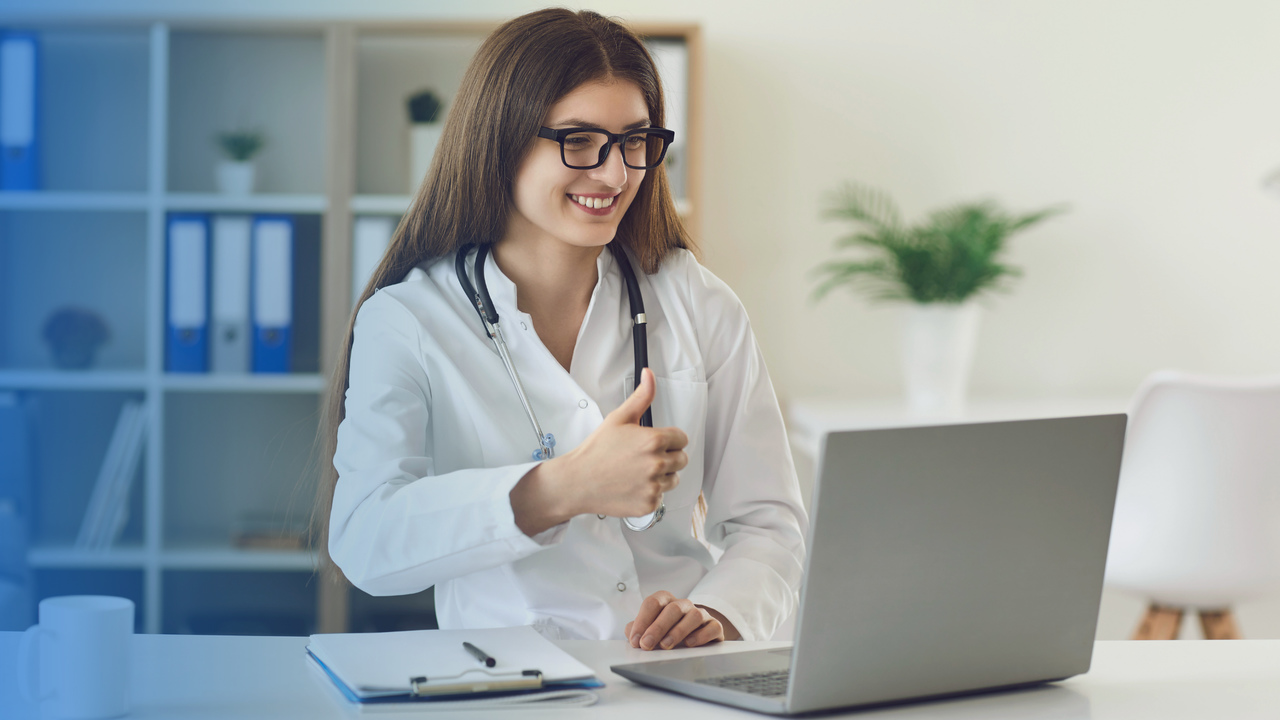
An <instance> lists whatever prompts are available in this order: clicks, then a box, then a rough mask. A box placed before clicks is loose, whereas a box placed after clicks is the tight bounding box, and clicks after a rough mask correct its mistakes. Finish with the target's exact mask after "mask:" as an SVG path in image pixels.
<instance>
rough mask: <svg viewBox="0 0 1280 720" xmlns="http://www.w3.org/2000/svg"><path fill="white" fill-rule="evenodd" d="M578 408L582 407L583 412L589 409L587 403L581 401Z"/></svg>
mask: <svg viewBox="0 0 1280 720" xmlns="http://www.w3.org/2000/svg"><path fill="white" fill-rule="evenodd" d="M578 407H580V408H582V409H583V410H585V409H586V408H587V401H586V400H579V401H578Z"/></svg>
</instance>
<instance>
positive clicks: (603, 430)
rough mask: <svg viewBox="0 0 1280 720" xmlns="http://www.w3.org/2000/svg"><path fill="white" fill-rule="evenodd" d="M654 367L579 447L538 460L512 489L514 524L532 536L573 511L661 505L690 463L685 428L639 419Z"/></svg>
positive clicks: (619, 513) (631, 512)
mask: <svg viewBox="0 0 1280 720" xmlns="http://www.w3.org/2000/svg"><path fill="white" fill-rule="evenodd" d="M654 392H655V382H654V379H653V372H652V371H651V370H649V369H648V368H645V369H644V370H643V371H641V375H640V386H639V387H637V388H636V390H635V392H633V393H632V394H631V397H629V398H627V399H626V400H625V401H624V402H623V403H622V404H621V405H619V406H618V408H617V409H616V410H614V411H613V412H611V413H609V414H608V416H606V417H605V419H604V422H602V423H601V424H600V427H598V428H596V429H595V431H594V432H592V433H591V434H590V435H589V436H587V439H586V440H583V441H582V444H580V445H579V446H578V447H576V448H574V449H573V450H572V451H570V452H568V453H565V454H564V455H562V456H560V457H557V458H553V459H551V460H548V461H546V462H544V463H541V464H539V465H538V466H537V467H536V468H534V470H532V471H530V473H529V474H528V475H526V476H525V477H524V478H522V479H521V480H520V482H519V483H517V484H516V486H515V488H513V489H512V491H511V506H512V510H513V511H514V512H515V515H516V525H517V526H519V527H520V529H521V530H523V531H524V532H525V534H527V535H529V536H530V537H532V536H533V535H536V534H537V533H539V532H542V531H543V530H546V529H547V528H550V527H552V526H554V525H558V524H559V523H561V522H564V521H566V520H568V519H570V518H572V517H574V516H575V515H582V514H586V513H594V514H598V515H606V516H611V517H635V516H639V515H645V514H647V513H651V512H653V511H654V510H657V509H658V506H659V504H661V502H662V494H663V493H665V492H668V491H670V490H671V489H672V488H674V487H675V486H676V485H677V484H678V483H679V482H680V476H679V475H678V474H677V473H678V472H679V471H680V470H682V469H684V467H685V466H686V465H688V464H689V456H688V454H686V453H685V452H684V447H685V446H686V445H688V444H689V437H688V436H687V435H685V434H684V431H683V430H681V429H680V428H675V427H667V428H648V427H642V426H641V425H640V417H641V416H642V415H644V411H645V409H647V408H648V407H649V405H650V404H651V403H652V402H653V395H654Z"/></svg>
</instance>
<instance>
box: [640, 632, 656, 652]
mask: <svg viewBox="0 0 1280 720" xmlns="http://www.w3.org/2000/svg"><path fill="white" fill-rule="evenodd" d="M657 644H658V639H657V638H655V637H654V636H652V635H645V636H644V638H643V639H641V640H640V647H642V648H644V649H645V650H650V649H652V648H653V646H654V645H657Z"/></svg>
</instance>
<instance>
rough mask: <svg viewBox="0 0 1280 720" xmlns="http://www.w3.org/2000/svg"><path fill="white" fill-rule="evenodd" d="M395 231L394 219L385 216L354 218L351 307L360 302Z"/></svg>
mask: <svg viewBox="0 0 1280 720" xmlns="http://www.w3.org/2000/svg"><path fill="white" fill-rule="evenodd" d="M395 231H396V219H395V218H392V217H387V216H385V215H362V216H360V217H357V218H356V221H355V227H354V230H353V233H352V234H353V238H352V243H351V306H352V307H355V304H356V303H357V302H359V301H360V294H361V293H362V292H364V286H365V285H366V284H367V283H368V282H369V278H371V277H373V271H374V270H376V269H377V268H378V263H380V262H382V256H383V255H385V254H386V252H387V246H388V245H390V244H391V236H392V235H393V234H395Z"/></svg>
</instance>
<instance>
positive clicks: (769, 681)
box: [698, 668, 791, 697]
mask: <svg viewBox="0 0 1280 720" xmlns="http://www.w3.org/2000/svg"><path fill="white" fill-rule="evenodd" d="M790 679H791V669H790V668H787V669H784V670H770V671H768V672H753V673H741V674H737V675H721V676H719V677H713V678H702V679H701V680H699V681H698V682H700V683H702V684H703V685H711V686H713V687H720V688H727V689H729V690H737V691H739V692H744V693H750V694H752V695H761V696H764V697H781V696H783V695H786V694H787V682H788V681H789V680H790Z"/></svg>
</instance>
